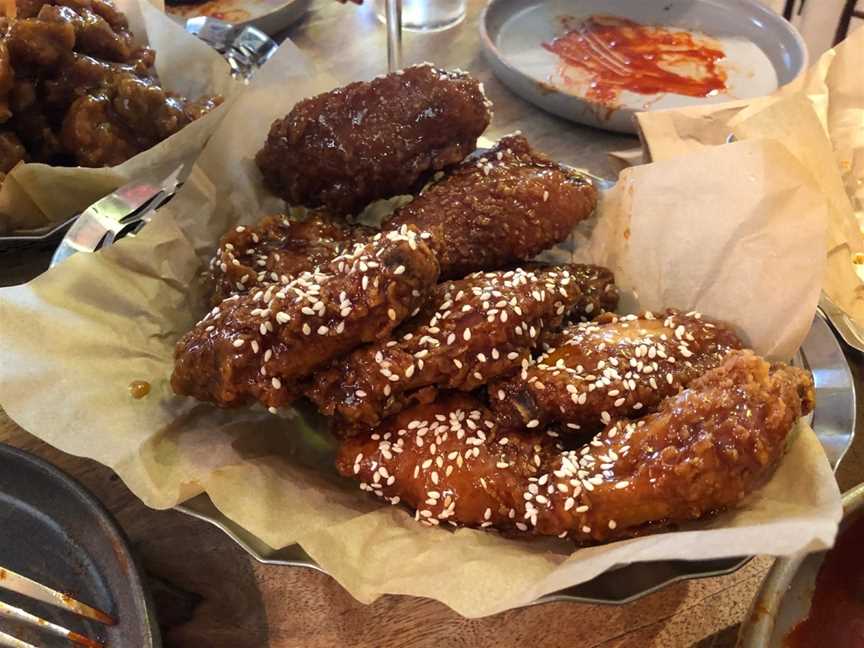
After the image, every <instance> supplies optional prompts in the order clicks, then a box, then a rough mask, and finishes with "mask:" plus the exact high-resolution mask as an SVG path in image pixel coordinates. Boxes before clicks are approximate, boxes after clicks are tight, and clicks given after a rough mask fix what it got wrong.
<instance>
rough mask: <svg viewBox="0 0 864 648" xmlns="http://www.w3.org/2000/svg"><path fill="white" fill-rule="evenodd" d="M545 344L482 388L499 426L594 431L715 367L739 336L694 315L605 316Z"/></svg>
mask: <svg viewBox="0 0 864 648" xmlns="http://www.w3.org/2000/svg"><path fill="white" fill-rule="evenodd" d="M544 341H545V342H546V343H547V344H551V346H552V348H550V349H549V350H547V352H545V353H544V354H543V355H541V356H540V357H539V358H537V360H535V361H534V362H532V363H531V364H530V365H529V366H527V367H525V368H523V369H522V371H521V372H519V373H517V374H515V375H514V376H512V377H510V378H507V379H506V380H501V381H498V382H496V383H494V384H492V385H490V386H489V400H490V403H491V406H492V409H493V410H494V411H495V413H496V415H497V416H498V418H499V419H500V420H501V421H503V422H504V423H505V424H506V425H510V426H519V425H529V426H545V425H547V424H549V423H562V424H565V425H564V426H563V430H564V431H570V432H575V433H579V431H582V432H583V433H584V432H588V433H594V432H595V431H596V430H597V429H599V427H601V426H603V425H606V424H608V423H609V421H610V420H611V419H616V418H620V417H622V416H632V415H637V416H639V415H643V414H646V413H648V412H650V411H652V410H653V409H654V408H655V407H656V406H657V405H658V404H659V403H660V401H662V400H663V399H664V398H666V397H667V396H670V395H672V394H676V393H678V392H679V391H681V390H682V389H683V388H685V387H687V385H688V384H689V383H690V381H691V380H693V379H694V378H696V377H697V376H700V375H702V374H703V373H705V371H706V370H708V369H712V368H714V367H716V366H718V365H719V364H720V363H721V362H722V361H723V358H724V357H725V356H726V354H727V353H729V351H731V350H732V349H740V348H741V346H742V345H741V341H740V340H739V339H738V338H737V337H736V335H735V334H734V333H733V332H732V331H731V330H730V329H729V328H728V327H726V326H724V325H723V324H719V323H714V322H710V321H708V320H707V319H705V318H703V317H702V316H701V315H700V314H698V313H688V314H684V313H679V312H676V311H673V310H668V311H666V313H665V314H663V315H658V316H654V315H653V314H651V313H644V314H643V315H642V316H636V315H626V316H623V317H620V316H615V315H613V314H611V313H610V314H607V315H604V316H602V317H600V318H599V319H598V320H596V321H593V322H586V323H580V324H575V325H572V326H570V327H568V328H566V329H565V330H564V331H562V332H561V333H559V334H553V335H551V336H547V337H546V339H545V340H544Z"/></svg>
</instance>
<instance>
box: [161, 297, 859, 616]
mask: <svg viewBox="0 0 864 648" xmlns="http://www.w3.org/2000/svg"><path fill="white" fill-rule="evenodd" d="M793 364H796V365H798V366H803V367H806V368H808V369H809V370H810V371H812V372H813V378H814V381H815V383H816V411H815V412H814V413H813V414H812V420H811V421H810V424H811V425H812V427H813V429H814V430H815V432H816V435H817V436H818V437H819V440H820V441H821V443H822V446H823V448H824V449H825V454H826V455H827V456H828V461H829V462H830V463H831V466H832V467H833V468H835V470H836V468H837V465H838V464H839V462H840V461H841V460H842V458H843V455H844V453H845V452H846V450H847V449H848V448H849V445H850V444H851V443H852V439H853V436H854V434H855V384H854V382H853V380H852V373H851V372H850V370H849V366H848V364H847V362H846V357H845V356H844V354H843V349H842V348H841V346H840V344H839V342H838V341H837V338H836V337H835V336H834V333H833V332H832V331H831V328H830V327H829V326H828V324H827V323H826V321H825V319H824V317H823V316H822V314H821V313H819V314H817V316H816V318H815V319H814V320H813V325H812V327H811V329H810V333H809V334H808V335H807V339H806V340H804V344H803V345H802V347H801V351H800V353H799V354H798V356H797V357H796V358H795V359H794V361H793ZM177 510H179V511H181V512H183V513H186V514H187V515H191V516H192V517H196V518H198V519H200V520H204V521H206V522H209V523H210V524H213V525H214V526H216V527H218V528H220V529H222V531H224V532H225V533H226V534H227V535H228V536H230V537H231V538H232V539H233V540H234V541H235V542H236V543H237V544H239V545H240V546H241V547H242V548H243V549H244V550H245V551H246V552H247V553H248V554H249V555H250V556H252V557H253V558H255V559H256V560H258V561H259V562H262V563H266V564H271V565H286V566H291V567H307V568H310V569H317V570H318V571H321V572H323V571H324V570H323V569H321V567H320V566H318V565H317V564H316V563H315V561H314V560H312V558H310V557H309V555H308V554H306V552H305V551H303V549H302V548H301V547H300V546H299V545H290V546H288V547H284V548H282V549H273V548H271V547H269V546H267V545H266V544H264V543H263V542H261V541H260V540H258V539H257V538H256V537H254V536H253V535H252V534H250V533H249V532H248V531H246V530H245V529H243V528H242V527H240V526H239V525H238V524H236V523H234V522H232V521H231V520H229V519H228V518H227V517H225V516H224V515H223V514H222V513H221V512H220V511H219V510H218V509H217V508H216V507H215V506H214V505H213V503H212V502H211V501H210V498H209V497H207V495H199V496H198V497H195V498H193V499H191V500H189V501H187V502H184V503H183V504H182V505H181V506H178V507H177ZM749 560H750V557H749V556H742V557H740V558H724V559H718V560H700V561H686V560H664V561H656V562H640V563H634V564H631V565H626V566H623V567H620V568H618V569H615V570H612V571H609V572H606V573H604V574H600V575H599V576H597V577H596V578H594V579H592V580H590V581H588V582H586V583H582V584H581V585H577V586H574V587H569V588H567V589H564V590H561V591H559V592H554V593H552V594H548V595H546V596H543V597H541V598H539V599H537V601H535V602H534V603H535V604H540V603H550V602H553V601H576V602H581V603H600V604H611V605H620V604H623V603H629V602H631V601H634V600H636V599H638V598H641V597H643V596H645V595H647V594H651V593H652V592H656V591H657V590H659V589H661V588H663V587H666V586H667V585H670V584H671V583H675V582H678V581H681V580H688V579H691V578H708V577H712V576H722V575H725V574H729V573H732V572H734V571H735V570H737V569H739V568H741V567H742V566H743V565H744V564H746V563H747V561H749Z"/></svg>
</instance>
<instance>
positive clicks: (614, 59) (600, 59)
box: [543, 16, 726, 105]
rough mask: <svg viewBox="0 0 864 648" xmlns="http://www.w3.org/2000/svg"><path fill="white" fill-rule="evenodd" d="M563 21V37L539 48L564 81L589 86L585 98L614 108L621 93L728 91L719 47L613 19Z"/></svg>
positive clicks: (703, 93) (687, 34) (682, 33)
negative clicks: (553, 58)
mask: <svg viewBox="0 0 864 648" xmlns="http://www.w3.org/2000/svg"><path fill="white" fill-rule="evenodd" d="M561 21H562V23H563V24H564V28H565V29H567V30H568V31H567V33H565V34H564V35H563V36H559V37H558V38H556V39H554V40H553V41H552V42H549V43H543V47H544V48H546V49H547V50H549V51H550V52H552V53H554V54H557V55H558V57H559V58H560V59H561V63H562V65H561V66H560V68H559V74H560V76H561V77H562V79H563V80H564V81H565V82H568V81H569V82H573V81H575V80H576V79H573V72H576V74H577V76H578V77H579V78H578V80H579V81H584V82H587V88H588V90H587V93H586V94H587V97H588V98H589V99H592V100H594V101H596V102H598V103H603V104H606V105H610V104H614V102H615V99H616V98H617V97H618V94H619V93H620V92H621V91H623V90H629V91H631V92H636V93H639V94H646V95H650V94H658V93H661V92H674V93H676V94H681V95H687V96H690V97H706V96H708V95H710V94H714V93H717V92H719V91H722V90H725V89H726V72H725V71H724V70H723V68H722V67H721V66H720V65H719V61H720V60H721V59H723V58H724V57H725V54H724V52H723V50H722V48H721V47H720V45H719V44H718V43H713V42H708V41H700V40H698V39H697V38H696V37H695V35H694V34H692V33H690V32H686V31H673V30H671V29H666V28H664V27H656V26H651V25H640V24H639V23H637V22H633V21H632V20H627V19H625V18H616V17H613V16H590V17H588V18H584V19H581V20H578V21H577V20H575V19H573V18H568V17H564V18H562V19H561Z"/></svg>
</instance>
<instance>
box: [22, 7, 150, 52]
mask: <svg viewBox="0 0 864 648" xmlns="http://www.w3.org/2000/svg"><path fill="white" fill-rule="evenodd" d="M37 18H38V19H39V20H40V21H43V22H49V23H59V24H68V25H71V26H72V28H73V29H74V31H75V49H76V50H77V51H78V52H80V53H82V54H89V55H90V56H95V57H98V58H101V59H105V60H107V61H116V62H120V63H122V62H124V61H126V59H127V58H129V55H130V54H131V53H132V49H133V48H132V34H130V33H129V32H128V31H125V30H117V31H115V30H114V28H113V27H111V25H110V24H109V23H108V21H107V20H105V19H104V18H103V17H102V16H100V15H99V14H97V13H95V12H94V11H92V10H91V9H90V8H88V7H79V8H77V9H72V8H70V7H64V6H55V5H47V4H46V5H45V6H44V7H42V8H41V9H40V10H39V14H38V15H37Z"/></svg>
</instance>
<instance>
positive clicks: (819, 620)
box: [783, 515, 864, 648]
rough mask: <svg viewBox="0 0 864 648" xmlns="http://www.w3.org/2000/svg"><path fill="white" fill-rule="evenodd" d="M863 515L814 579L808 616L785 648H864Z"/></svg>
mask: <svg viewBox="0 0 864 648" xmlns="http://www.w3.org/2000/svg"><path fill="white" fill-rule="evenodd" d="M862 548H864V515H862V516H861V517H859V518H858V519H857V520H855V521H854V522H853V523H852V525H851V526H850V527H849V528H847V529H846V530H845V531H844V532H843V533H842V534H841V535H840V537H839V539H838V541H837V545H836V546H835V547H834V549H832V550H831V552H829V553H828V555H827V556H826V557H825V561H824V562H823V563H822V567H821V568H820V569H819V575H818V576H817V577H816V591H815V592H813V599H812V601H811V603H810V613H809V615H808V616H807V618H806V619H804V621H802V622H801V623H799V624H798V625H797V626H795V627H794V628H793V629H792V632H790V633H789V635H788V636H787V637H786V639H785V641H784V642H783V646H784V647H785V648H814V647H816V646H844V647H845V648H862V647H864V551H862Z"/></svg>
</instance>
